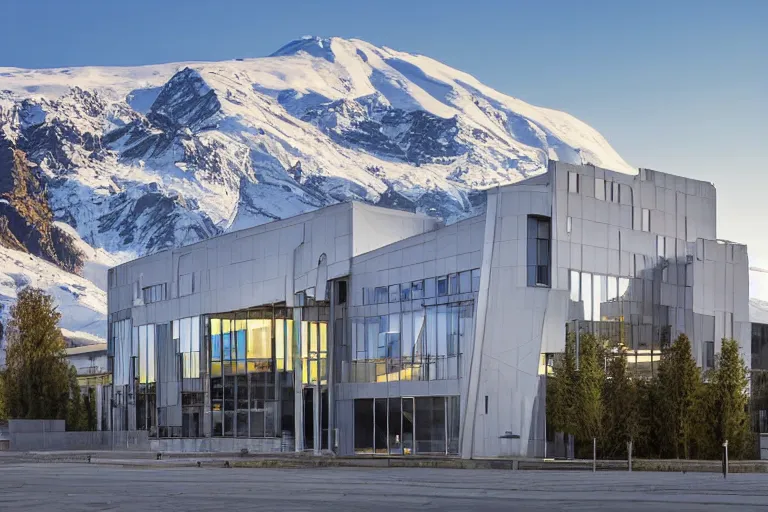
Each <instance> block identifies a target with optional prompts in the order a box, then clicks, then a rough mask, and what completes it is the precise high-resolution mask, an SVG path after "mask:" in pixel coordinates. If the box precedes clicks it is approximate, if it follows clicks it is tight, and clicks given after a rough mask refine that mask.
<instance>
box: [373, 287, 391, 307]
mask: <svg viewBox="0 0 768 512" xmlns="http://www.w3.org/2000/svg"><path fill="white" fill-rule="evenodd" d="M373 294H374V300H375V303H376V304H386V303H387V299H388V298H389V294H388V293H387V287H386V286H377V287H376V288H375V289H374V290H373Z"/></svg>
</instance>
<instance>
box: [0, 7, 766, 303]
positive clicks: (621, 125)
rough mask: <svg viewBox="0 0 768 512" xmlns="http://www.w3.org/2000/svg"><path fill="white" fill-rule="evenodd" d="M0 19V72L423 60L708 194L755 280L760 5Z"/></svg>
mask: <svg viewBox="0 0 768 512" xmlns="http://www.w3.org/2000/svg"><path fill="white" fill-rule="evenodd" d="M0 12H2V17H3V18H4V22H3V23H2V28H1V29H0V66H19V67H53V66H75V65H87V64H90V65H104V64H111V65H136V64H149V63H158V62H171V61H180V60H222V59H231V58H234V57H256V56H262V55H267V54H269V53H271V52H273V51H274V50H276V49H277V48H279V47H280V46H282V45H283V44H285V43H287V42H288V41H290V40H292V39H295V38H298V37H300V36H302V35H310V34H311V35H321V36H341V37H357V38H360V39H364V40H367V41H369V42H371V43H374V44H377V45H386V46H390V47H392V48H396V49H399V50H404V51H409V52H415V53H422V54H425V55H428V56H431V57H434V58H436V59H438V60H440V61H443V62H445V63H447V64H449V65H451V66H454V67H456V68H459V69H461V70H464V71H467V72H469V73H471V74H473V75H474V76H476V77H477V78H478V79H480V80H481V81H483V82H485V83H486V84H488V85H490V86H492V87H494V88H496V89H498V90H500V91H503V92H506V93H508V94H511V95H513V96H516V97H518V98H521V99H524V100H526V101H528V102H531V103H534V104H538V105H543V106H547V107H552V108H557V109H561V110H565V111H567V112H570V113H571V114H573V115H575V116H577V117H578V118H580V119H582V120H584V121H585V122H587V123H588V124H590V125H592V126H594V127H595V128H597V129H598V130H599V131H600V132H601V133H603V134H604V135H605V136H606V137H607V139H608V140H609V142H611V144H612V145H613V146H614V147H615V148H616V149H617V150H618V151H619V153H620V154H621V155H622V156H623V157H624V158H625V159H626V160H627V161H629V162H630V163H631V164H632V165H634V166H636V167H639V166H642V167H649V168H655V169H658V170H662V171H666V172H671V173H677V174H682V175H686V176H691V177H697V178H699V179H704V180H708V181H712V182H714V183H715V185H716V186H717V187H718V193H719V212H718V213H719V217H720V229H719V236H720V237H722V238H729V239H734V240H737V241H743V242H746V243H749V244H750V253H751V257H752V261H753V264H759V265H762V266H765V267H768V163H766V162H768V128H766V123H767V122H768V35H766V32H768V0H766V1H764V0H751V1H750V0H728V1H726V0H722V1H718V2H714V1H708V0H698V1H693V0H691V1H685V0H667V1H655V0H642V1H641V0H636V1H633V0H613V1H596V0H595V1H590V0H571V1H552V0H551V1H532V0H531V1H513V0H506V1H505V0H499V1H482V0H474V1H472V2H470V1H451V0H442V1H439V2H438V1H429V2H427V1H423V0H409V1H401V0H388V1H375V0H354V1H349V0H325V1H301V0H293V1H282V2H275V1H270V2H265V1H254V0H240V1H236V0H218V1H201V0H184V1H182V0H157V1H149V0H135V1H131V2H126V1H120V2H115V1H111V0H65V1H63V0H4V1H3V6H2V8H0ZM766 292H768V290H766Z"/></svg>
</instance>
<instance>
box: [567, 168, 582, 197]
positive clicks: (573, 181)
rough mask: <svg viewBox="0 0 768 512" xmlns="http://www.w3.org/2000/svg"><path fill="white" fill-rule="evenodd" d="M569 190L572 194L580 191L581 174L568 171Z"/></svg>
mask: <svg viewBox="0 0 768 512" xmlns="http://www.w3.org/2000/svg"><path fill="white" fill-rule="evenodd" d="M568 192H570V193H571V194H578V193H579V175H578V173H575V172H569V173H568Z"/></svg>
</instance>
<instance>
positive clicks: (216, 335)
mask: <svg viewBox="0 0 768 512" xmlns="http://www.w3.org/2000/svg"><path fill="white" fill-rule="evenodd" d="M275 311H281V313H280V315H281V316H282V315H285V314H289V313H288V312H287V311H285V310H275ZM275 311H272V310H252V311H249V312H243V313H237V314H235V315H230V316H229V317H228V318H224V317H222V318H210V319H209V329H210V344H211V352H210V354H211V421H212V430H213V435H214V436H225V437H229V436H232V437H273V436H275V435H278V434H279V433H280V430H281V429H282V430H288V431H291V430H292V429H293V426H292V423H293V377H292V373H293V357H294V337H293V320H291V319H288V318H273V317H274V316H275ZM193 320H194V319H193ZM179 328H180V332H181V333H182V337H183V336H184V334H183V333H185V332H186V328H185V327H184V323H183V321H182V322H181V323H180V325H179ZM194 331H195V329H194V328H191V332H192V333H194ZM315 333H316V334H317V330H316V329H315ZM193 336H194V334H193ZM318 341H319V337H316V338H315V342H316V344H317V343H318ZM180 346H183V347H185V348H186V346H187V344H186V343H182V344H180ZM193 348H194V347H193ZM313 371H314V372H315V375H316V374H317V366H315V367H314V369H313ZM281 402H282V411H283V412H282V417H281V415H280V413H279V411H280V410H281V409H280V405H281ZM190 421H194V418H191V419H190Z"/></svg>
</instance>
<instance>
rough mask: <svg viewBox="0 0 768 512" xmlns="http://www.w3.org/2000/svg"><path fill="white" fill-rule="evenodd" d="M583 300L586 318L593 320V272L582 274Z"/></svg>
mask: <svg viewBox="0 0 768 512" xmlns="http://www.w3.org/2000/svg"><path fill="white" fill-rule="evenodd" d="M581 302H582V304H583V305H584V320H592V274H590V273H588V272H582V274H581Z"/></svg>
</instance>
